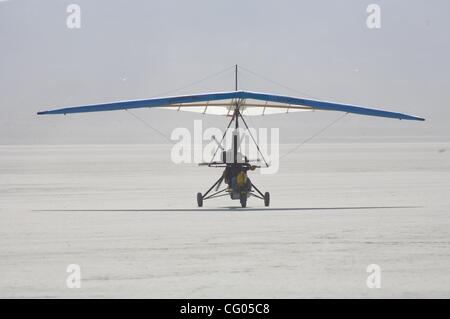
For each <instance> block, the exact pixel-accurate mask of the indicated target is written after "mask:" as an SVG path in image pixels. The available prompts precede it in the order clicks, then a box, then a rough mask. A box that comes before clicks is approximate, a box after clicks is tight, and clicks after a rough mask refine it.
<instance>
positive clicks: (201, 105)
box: [37, 91, 424, 121]
mask: <svg viewBox="0 0 450 319" xmlns="http://www.w3.org/2000/svg"><path fill="white" fill-rule="evenodd" d="M237 103H238V104H239V110H240V112H241V113H242V114H243V115H268V114H277V113H291V112H299V111H314V110H323V111H339V112H345V113H354V114H359V115H367V116H378V117H387V118H394V119H400V120H415V121H424V119H423V118H420V117H415V116H411V115H407V114H403V113H396V112H390V111H383V110H379V109H372V108H366V107H360V106H354V105H347V104H338V103H333V102H325V101H317V100H310V99H303V98H297V97H290V96H283V95H274V94H266V93H255V92H248V91H233V92H219V93H207V94H194V95H183V96H172V97H164V98H152V99H147V100H135V101H122V102H113V103H104V104H95V105H86V106H75V107H66V108H62V109H55V110H49V111H42V112H38V113H37V114H38V115H47V114H71V113H86V112H102V111H116V110H127V109H136V108H154V107H161V108H164V109H169V110H176V111H190V112H197V113H203V114H215V115H225V116H227V115H228V116H231V115H232V114H233V110H234V108H235V106H236V104H237Z"/></svg>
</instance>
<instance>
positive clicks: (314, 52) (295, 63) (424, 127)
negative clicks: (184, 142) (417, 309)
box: [0, 0, 450, 144]
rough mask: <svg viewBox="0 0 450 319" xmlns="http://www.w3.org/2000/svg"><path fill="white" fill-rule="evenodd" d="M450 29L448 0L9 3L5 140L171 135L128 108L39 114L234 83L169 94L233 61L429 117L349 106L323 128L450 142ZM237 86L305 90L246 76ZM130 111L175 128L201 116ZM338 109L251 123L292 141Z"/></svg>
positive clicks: (226, 81)
mask: <svg viewBox="0 0 450 319" xmlns="http://www.w3.org/2000/svg"><path fill="white" fill-rule="evenodd" d="M71 3H76V4H78V5H79V6H80V7H81V28H80V29H69V28H67V26H66V19H67V17H68V15H69V14H68V13H67V12H66V9H67V6H68V5H69V4H71ZM371 3H376V4H379V5H380V7H381V29H369V28H367V26H366V18H367V16H368V13H367V12H366V8H367V6H368V5H369V4H371ZM449 31H450V1H448V0H434V1H429V0H428V1H426V0H423V1H406V0H404V1H403V0H402V1H400V0H396V1H375V0H371V1H362V0H358V1H357V0H353V1H350V0H347V1H334V0H329V1H298V0H296V1H261V0H257V1H256V0H255V1H242V0H241V1H234V0H227V1H211V0H209V1H207V0H203V1H195V0H192V1H168V0H164V1H153V0H152V1H125V0H124V1H112V0H101V1H100V0H96V1H93V0H86V1H82V0H71V1H64V0H60V1H37V0H36V1H28V0H10V1H0V40H1V42H0V43H1V47H0V48H1V50H0V52H1V59H0V86H1V95H0V144H14V143H20V144H27V143H33V144H35V143H37V144H39V143H42V144H48V143H61V144H64V143H146V142H162V141H164V140H163V139H162V138H161V137H160V136H159V135H157V134H155V133H154V132H153V131H152V130H150V129H149V128H148V127H145V126H144V125H143V124H142V123H140V122H139V121H137V120H136V119H135V118H133V117H132V116H130V115H129V114H127V113H126V112H125V111H118V112H105V113H92V114H81V115H71V116H65V117H64V116H47V117H38V116H36V111H38V110H42V109H49V108H56V107H63V106H73V105H79V104H92V103H100V102H109V101H115V100H124V99H141V98H148V97H153V96H157V95H160V94H162V93H164V92H167V91H171V93H170V94H171V95H174V94H179V93H198V92H206V91H210V90H220V91H222V90H231V89H233V85H234V84H233V72H232V71H231V70H230V71H229V72H225V73H223V74H221V75H220V76H218V77H216V78H214V79H212V80H211V81H207V82H203V83H199V84H198V85H194V86H190V87H189V88H187V89H184V90H178V91H173V90H174V89H176V88H179V87H183V86H184V85H186V84H189V83H192V82H194V81H196V80H198V79H201V78H203V77H205V76H207V75H210V74H213V73H215V72H218V71H220V70H223V69H225V68H227V67H229V66H232V65H234V64H236V63H237V64H239V65H242V66H244V67H246V68H248V69H250V70H253V71H255V72H257V73H260V74H262V75H264V76H266V77H268V78H271V79H273V80H275V81H278V82H281V83H283V84H285V85H287V86H289V87H291V88H294V89H296V90H297V91H299V92H303V93H305V94H309V95H311V96H314V97H319V98H321V99H326V100H334V101H338V102H346V103H351V104H357V105H363V106H371V107H379V108H383V109H387V110H392V111H398V112H404V113H408V114H412V115H418V116H422V117H425V118H427V121H426V122H409V121H398V120H390V119H382V118H365V117H361V116H356V115H353V116H347V117H346V118H345V119H344V120H342V121H341V122H339V123H338V124H336V126H335V127H333V128H332V129H330V130H329V131H327V132H326V133H324V137H328V138H331V137H332V138H336V139H339V138H342V139H343V140H344V139H345V138H349V137H355V136H356V137H358V138H363V140H364V139H366V140H371V139H374V138H375V139H376V138H384V139H386V138H387V137H392V140H394V139H398V138H400V139H409V138H411V137H414V139H416V140H430V139H435V138H438V139H440V140H447V141H450V124H449V123H450V79H449V74H450V62H449V57H450V36H449ZM240 87H241V88H242V89H247V90H254V91H268V92H273V93H282V94H286V93H287V94H290V95H296V96H301V95H302V94H300V93H298V94H297V93H294V92H293V91H289V90H286V89H284V88H282V87H280V86H277V85H275V84H273V83H270V82H266V81H263V80H261V79H258V78H256V77H254V76H252V75H251V74H248V73H244V72H242V73H241V74H240ZM134 112H135V113H136V114H137V115H138V116H139V117H141V118H143V119H145V120H146V121H147V122H148V123H149V124H151V125H152V126H154V127H155V128H157V129H158V130H160V131H162V132H164V133H165V134H167V135H170V133H171V131H172V129H174V128H175V127H180V126H184V127H188V128H191V127H192V125H193V124H192V121H193V120H194V119H196V118H201V116H200V115H195V114H190V113H175V112H171V111H164V110H147V109H145V110H139V111H138V110H136V111H134ZM338 116H339V113H335V112H311V113H310V112H308V113H296V114H290V115H276V116H266V117H264V118H253V119H252V120H251V123H253V124H256V125H257V126H264V127H271V126H273V127H280V130H281V131H280V134H281V136H282V138H283V140H284V141H296V140H298V139H301V138H302V137H307V136H308V135H309V134H312V133H313V132H314V131H317V130H319V129H320V128H321V127H323V126H324V125H326V124H327V123H329V122H330V121H332V120H333V119H334V118H336V117H338ZM203 118H204V116H203ZM206 120H207V122H206V123H205V125H216V126H218V127H222V126H224V125H225V124H226V123H225V119H224V118H222V117H219V118H217V117H213V116H207V117H206ZM388 140H389V138H388Z"/></svg>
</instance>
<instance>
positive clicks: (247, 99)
mask: <svg viewBox="0 0 450 319" xmlns="http://www.w3.org/2000/svg"><path fill="white" fill-rule="evenodd" d="M237 71H238V67H237V65H236V66H235V91H229V92H213V93H206V94H192V95H181V96H170V97H159V98H151V99H145V100H133V101H121V102H112V103H104V104H95V105H86V106H75V107H66V108H61V109H55V110H49V111H41V112H38V113H37V114H38V115H50V114H64V115H65V114H71V113H88V112H102V111H116V110H128V109H135V108H155V107H161V108H164V109H170V110H176V111H191V112H197V113H202V114H214V115H222V116H227V117H231V120H230V122H229V123H228V126H227V128H226V130H225V133H224V135H223V136H222V140H221V141H220V142H218V148H217V149H216V152H215V153H214V156H213V159H212V160H211V162H209V163H202V164H201V165H206V166H208V167H221V168H224V172H223V174H222V176H221V177H220V178H219V179H218V180H217V181H216V182H215V183H214V184H213V185H212V186H211V187H210V188H209V189H208V190H207V191H206V192H205V193H204V194H202V193H198V194H197V204H198V206H199V207H202V206H203V201H204V200H206V199H211V198H216V197H219V196H230V197H231V199H235V200H240V203H241V206H242V207H246V205H247V198H248V197H250V196H253V197H256V198H259V199H262V200H263V201H264V205H265V206H269V203H270V195H269V193H268V192H265V193H262V192H261V191H260V190H259V189H258V188H257V187H256V186H255V185H254V184H253V183H252V182H251V181H250V179H249V178H248V177H247V171H249V170H254V169H256V168H258V167H261V166H260V165H254V164H252V163H251V161H249V160H248V158H247V157H246V156H245V155H243V154H241V153H240V152H239V136H238V135H239V133H238V128H239V123H240V121H241V122H242V123H243V124H244V126H245V127H246V128H247V130H248V131H249V128H248V125H247V123H246V121H245V119H244V116H256V115H269V114H279V113H293V112H300V111H311V110H323V111H339V112H345V113H353V114H359V115H366V116H377V117H385V118H393V119H399V120H413V121H424V119H423V118H420V117H415V116H411V115H407V114H402V113H396V112H390V111H384V110H380V109H373V108H366V107H359V106H354V105H347V104H338V103H333V102H324V101H318V100H311V99H305V98H298V97H292V96H285V95H276V94H268V93H256V92H249V91H240V90H238V87H237V75H238V72H237ZM233 123H234V130H233V145H232V148H231V149H230V150H227V151H225V150H224V148H223V146H222V142H223V141H224V138H225V135H226V134H227V131H228V130H229V129H230V127H232V124H233ZM250 134H251V133H250ZM251 137H252V139H253V142H254V143H255V144H256V148H257V150H258V152H259V153H260V154H261V156H262V159H263V160H264V164H265V165H266V166H268V165H269V164H268V163H267V162H266V161H265V159H264V156H263V154H262V153H261V151H260V148H259V146H258V144H257V143H256V140H255V139H254V137H253V136H251ZM219 149H221V152H222V156H221V160H219V161H214V158H215V155H216V153H217V151H218V150H219ZM223 181H225V183H226V184H227V185H228V186H226V187H225V188H224V189H222V190H219V188H220V186H221V184H222V182H223Z"/></svg>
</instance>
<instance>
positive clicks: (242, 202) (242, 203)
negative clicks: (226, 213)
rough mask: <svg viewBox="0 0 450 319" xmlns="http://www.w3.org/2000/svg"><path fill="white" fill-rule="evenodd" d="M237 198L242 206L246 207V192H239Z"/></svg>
mask: <svg viewBox="0 0 450 319" xmlns="http://www.w3.org/2000/svg"><path fill="white" fill-rule="evenodd" d="M239 200H240V201H241V206H242V208H245V207H247V194H246V193H241V197H240V198H239Z"/></svg>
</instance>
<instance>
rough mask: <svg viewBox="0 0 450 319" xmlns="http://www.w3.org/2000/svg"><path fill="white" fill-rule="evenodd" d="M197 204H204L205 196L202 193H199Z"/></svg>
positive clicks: (200, 205)
mask: <svg viewBox="0 0 450 319" xmlns="http://www.w3.org/2000/svg"><path fill="white" fill-rule="evenodd" d="M197 205H198V207H202V206H203V196H202V193H197Z"/></svg>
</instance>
